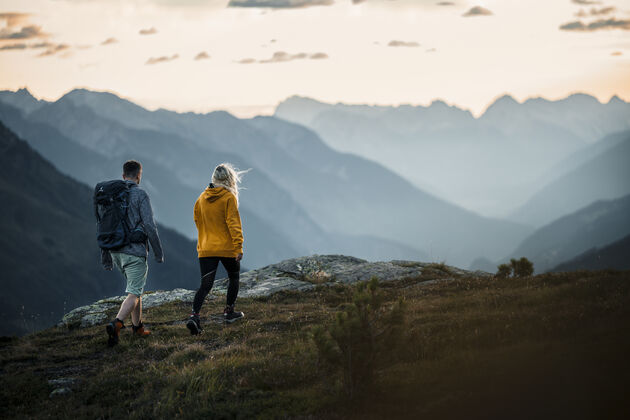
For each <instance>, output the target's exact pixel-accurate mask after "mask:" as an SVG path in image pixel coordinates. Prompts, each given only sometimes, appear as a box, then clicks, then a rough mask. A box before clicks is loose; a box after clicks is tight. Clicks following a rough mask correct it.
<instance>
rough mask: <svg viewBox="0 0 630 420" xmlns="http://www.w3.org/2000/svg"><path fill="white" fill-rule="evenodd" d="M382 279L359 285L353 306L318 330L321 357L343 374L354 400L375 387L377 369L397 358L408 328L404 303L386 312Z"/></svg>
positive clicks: (316, 331) (316, 330)
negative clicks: (404, 331) (388, 359)
mask: <svg viewBox="0 0 630 420" xmlns="http://www.w3.org/2000/svg"><path fill="white" fill-rule="evenodd" d="M382 303H383V297H382V295H381V294H380V293H379V291H378V279H377V278H376V277H372V279H370V281H369V282H367V283H362V284H360V285H358V287H357V289H356V291H355V293H354V295H353V299H352V303H351V304H349V305H347V306H346V308H345V309H344V310H343V311H341V312H338V313H337V314H336V317H335V321H334V323H333V324H332V325H330V326H329V327H328V328H327V329H324V328H322V327H318V328H315V329H314V331H313V339H314V341H315V345H316V346H317V349H318V352H319V355H320V358H322V359H323V360H324V361H326V362H327V363H329V364H330V365H332V366H334V367H336V368H340V369H341V370H342V371H343V384H344V389H345V391H346V393H347V395H348V396H349V397H350V398H353V397H354V396H356V395H357V394H361V393H363V392H364V391H365V390H367V389H369V388H370V387H371V386H372V384H373V379H374V370H375V368H376V367H377V366H378V365H379V364H380V363H382V362H384V361H385V360H386V359H387V358H390V357H393V355H395V352H392V349H395V348H396V346H397V344H398V343H400V342H401V339H402V337H403V329H404V315H405V311H404V307H405V305H404V302H403V301H402V299H401V300H399V301H398V303H397V304H395V305H394V306H393V307H392V308H391V309H390V310H389V311H384V310H382V308H381V306H382Z"/></svg>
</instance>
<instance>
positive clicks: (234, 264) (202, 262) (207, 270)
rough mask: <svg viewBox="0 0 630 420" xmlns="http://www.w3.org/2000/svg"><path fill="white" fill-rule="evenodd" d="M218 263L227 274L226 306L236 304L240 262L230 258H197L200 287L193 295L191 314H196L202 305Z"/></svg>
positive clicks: (210, 287) (210, 288) (210, 286)
mask: <svg viewBox="0 0 630 420" xmlns="http://www.w3.org/2000/svg"><path fill="white" fill-rule="evenodd" d="M219 261H221V264H223V267H225V270H226V271H227V273H228V279H229V283H228V289H227V304H228V306H231V305H234V302H236V296H237V295H238V280H239V272H240V271H241V263H240V261H236V258H230V257H202V258H199V267H200V268H201V286H199V290H197V293H196V294H195V300H194V302H193V312H194V313H196V314H198V313H199V311H200V310H201V305H203V300H204V299H205V298H206V296H208V293H210V290H212V285H213V284H214V277H215V276H216V274H217V268H218V267H219Z"/></svg>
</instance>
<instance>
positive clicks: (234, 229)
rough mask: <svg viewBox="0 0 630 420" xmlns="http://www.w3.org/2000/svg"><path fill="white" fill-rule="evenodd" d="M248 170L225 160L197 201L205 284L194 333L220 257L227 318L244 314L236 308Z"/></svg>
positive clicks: (198, 328) (195, 314) (191, 321)
mask: <svg viewBox="0 0 630 420" xmlns="http://www.w3.org/2000/svg"><path fill="white" fill-rule="evenodd" d="M244 172H246V171H242V172H239V171H237V170H235V169H234V168H233V167H232V165H231V164H229V163H222V164H220V165H219V166H217V167H216V168H215V169H214V172H213V174H212V182H211V183H210V185H209V186H208V188H206V189H205V191H204V192H202V193H201V195H200V196H199V198H198V199H197V201H196V202H195V213H194V218H195V224H196V225H197V231H198V236H197V238H198V239H197V253H198V255H199V266H200V267H201V286H200V287H199V290H197V293H196V294H195V300H194V302H193V309H192V314H191V315H190V318H189V319H188V322H187V323H186V327H187V328H188V329H189V330H190V333H191V334H193V335H195V334H199V333H200V332H201V330H202V328H201V322H200V320H199V311H200V310H201V305H202V304H203V301H204V299H205V298H206V296H207V295H208V293H209V292H210V290H211V289H212V285H213V284H214V277H215V275H216V272H217V267H218V266H219V261H220V262H221V264H223V267H225V269H226V271H227V273H228V278H229V284H228V290H227V302H226V306H225V310H224V311H223V316H224V319H225V321H226V322H230V323H231V322H234V321H236V320H238V319H241V318H243V316H244V314H243V313H242V312H237V311H235V310H234V302H236V295H237V294H238V283H239V271H240V269H241V264H240V261H241V259H242V258H243V229H242V227H241V217H240V215H239V212H238V184H239V182H241V175H242V174H243V173H244Z"/></svg>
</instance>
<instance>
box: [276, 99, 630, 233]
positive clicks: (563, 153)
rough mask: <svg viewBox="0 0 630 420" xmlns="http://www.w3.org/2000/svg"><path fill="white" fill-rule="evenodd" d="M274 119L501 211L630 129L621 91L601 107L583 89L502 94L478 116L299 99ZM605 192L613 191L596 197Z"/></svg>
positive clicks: (454, 197)
mask: <svg viewBox="0 0 630 420" xmlns="http://www.w3.org/2000/svg"><path fill="white" fill-rule="evenodd" d="M274 116H276V117H278V118H282V119H285V120H288V121H293V122H296V123H299V124H302V125H305V126H307V127H310V128H311V129H313V130H314V131H315V132H317V133H318V134H319V135H320V136H321V138H322V139H323V140H324V141H325V142H326V144H328V145H329V146H330V147H332V148H334V149H336V150H338V151H342V152H352V153H355V154H358V155H360V156H363V157H366V158H368V159H371V160H374V161H375V162H379V163H381V164H382V165H383V166H385V167H387V168H389V169H390V170H392V171H394V172H395V173H397V174H399V175H401V176H403V177H405V178H406V179H409V180H410V181H411V182H412V183H413V184H414V185H415V186H417V187H419V188H422V189H424V190H426V191H428V192H431V193H433V194H435V195H437V196H439V197H441V198H444V199H446V200H449V201H450V202H453V203H456V204H459V205H461V206H463V207H465V208H468V209H471V210H473V211H477V212H479V213H481V214H487V215H491V216H500V217H508V216H510V215H511V214H513V213H515V212H516V211H517V209H518V208H519V207H520V206H521V205H523V204H525V203H526V202H527V200H528V199H529V198H530V197H531V196H532V195H534V194H536V193H537V192H538V191H539V190H540V189H541V188H542V187H543V186H544V185H545V184H547V183H548V182H551V181H553V180H554V179H553V178H545V175H550V174H551V173H552V172H553V168H554V167H555V166H556V165H557V164H558V163H560V162H561V161H562V160H563V159H565V158H567V157H568V156H570V155H571V154H572V153H577V152H578V151H579V150H581V149H583V148H585V147H588V146H589V145H592V144H594V143H597V142H598V141H599V140H600V139H601V138H603V137H604V136H606V135H609V134H612V133H615V132H618V131H623V130H628V129H630V104H629V103H627V102H624V101H623V100H621V99H619V98H618V97H616V96H615V97H613V98H611V99H610V101H609V102H608V103H605V104H603V103H600V102H599V101H598V100H597V99H596V98H594V97H592V96H589V95H585V94H574V95H570V96H569V97H567V98H565V99H562V100H557V101H550V100H546V99H543V98H531V99H528V100H526V101H524V102H523V103H519V102H517V101H516V100H515V99H514V98H512V97H511V96H509V95H504V96H502V97H500V98H498V99H497V100H495V101H494V102H493V103H492V104H491V105H490V106H489V107H488V108H487V109H486V110H485V112H484V113H483V114H482V115H481V116H479V117H478V118H475V117H474V116H473V115H472V114H471V113H470V112H469V111H467V110H464V109H461V108H458V107H457V106H449V105H447V104H446V103H445V102H443V101H440V100H437V101H434V102H433V103H431V105H429V106H411V105H400V106H395V107H394V106H367V105H346V104H342V103H338V104H327V103H322V102H318V101H316V100H313V99H310V98H303V97H291V98H288V99H287V100H285V101H283V102H281V103H280V104H279V105H278V107H277V108H276V111H275V114H274ZM601 198H614V197H594V198H593V200H592V201H594V200H595V199H601ZM578 208H579V207H575V208H570V209H566V212H570V211H575V210H577V209H578ZM557 216H559V215H557V214H555V213H554V217H557ZM554 217H552V219H553V218H554ZM515 221H519V222H523V220H522V219H519V218H518V217H517V218H516V219H515ZM526 222H527V223H529V221H526ZM536 226H541V225H536Z"/></svg>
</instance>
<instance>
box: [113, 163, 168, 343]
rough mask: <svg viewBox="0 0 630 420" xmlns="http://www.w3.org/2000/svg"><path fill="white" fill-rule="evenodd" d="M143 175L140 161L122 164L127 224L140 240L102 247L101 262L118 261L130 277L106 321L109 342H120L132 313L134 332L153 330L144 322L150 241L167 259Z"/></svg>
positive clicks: (157, 253) (144, 333)
mask: <svg viewBox="0 0 630 420" xmlns="http://www.w3.org/2000/svg"><path fill="white" fill-rule="evenodd" d="M141 179H142V165H141V164H140V162H137V161H135V160H130V161H127V162H125V164H124V165H123V180H124V181H125V183H126V184H127V186H128V191H129V193H128V194H129V206H128V208H127V226H129V229H131V230H132V231H133V234H134V235H136V237H137V232H138V231H140V240H137V239H136V240H133V239H132V241H131V242H130V243H128V244H127V245H124V246H122V247H121V248H118V249H116V250H115V251H114V250H110V251H108V250H104V249H101V262H102V264H103V267H104V268H105V269H106V270H112V268H113V266H114V265H115V266H116V267H117V268H118V270H120V272H121V273H122V275H123V276H124V277H125V280H127V288H126V290H125V293H127V297H126V298H125V300H124V301H123V303H122V304H121V305H120V310H119V311H118V314H117V315H116V318H115V319H114V320H113V321H112V322H110V323H109V324H107V326H106V330H107V334H108V335H109V341H108V344H109V345H110V346H113V345H115V344H118V335H119V332H120V330H121V329H122V328H125V325H124V323H123V321H124V320H125V319H126V318H127V316H129V314H131V323H132V324H133V334H134V335H136V336H139V337H146V336H147V335H149V334H150V333H151V332H150V331H148V330H147V329H146V328H145V327H144V324H143V323H142V292H143V291H144V286H145V284H146V280H147V273H148V265H147V256H148V252H149V242H150V243H151V248H152V249H153V254H154V256H155V259H156V261H157V262H158V263H162V262H164V253H163V251H162V244H161V243H160V237H159V236H158V231H157V227H156V225H155V221H154V220H153V209H152V208H151V202H150V201H149V196H148V195H147V193H146V192H145V191H144V190H143V189H142V188H140V187H139V186H138V185H139V184H140V180H141Z"/></svg>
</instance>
